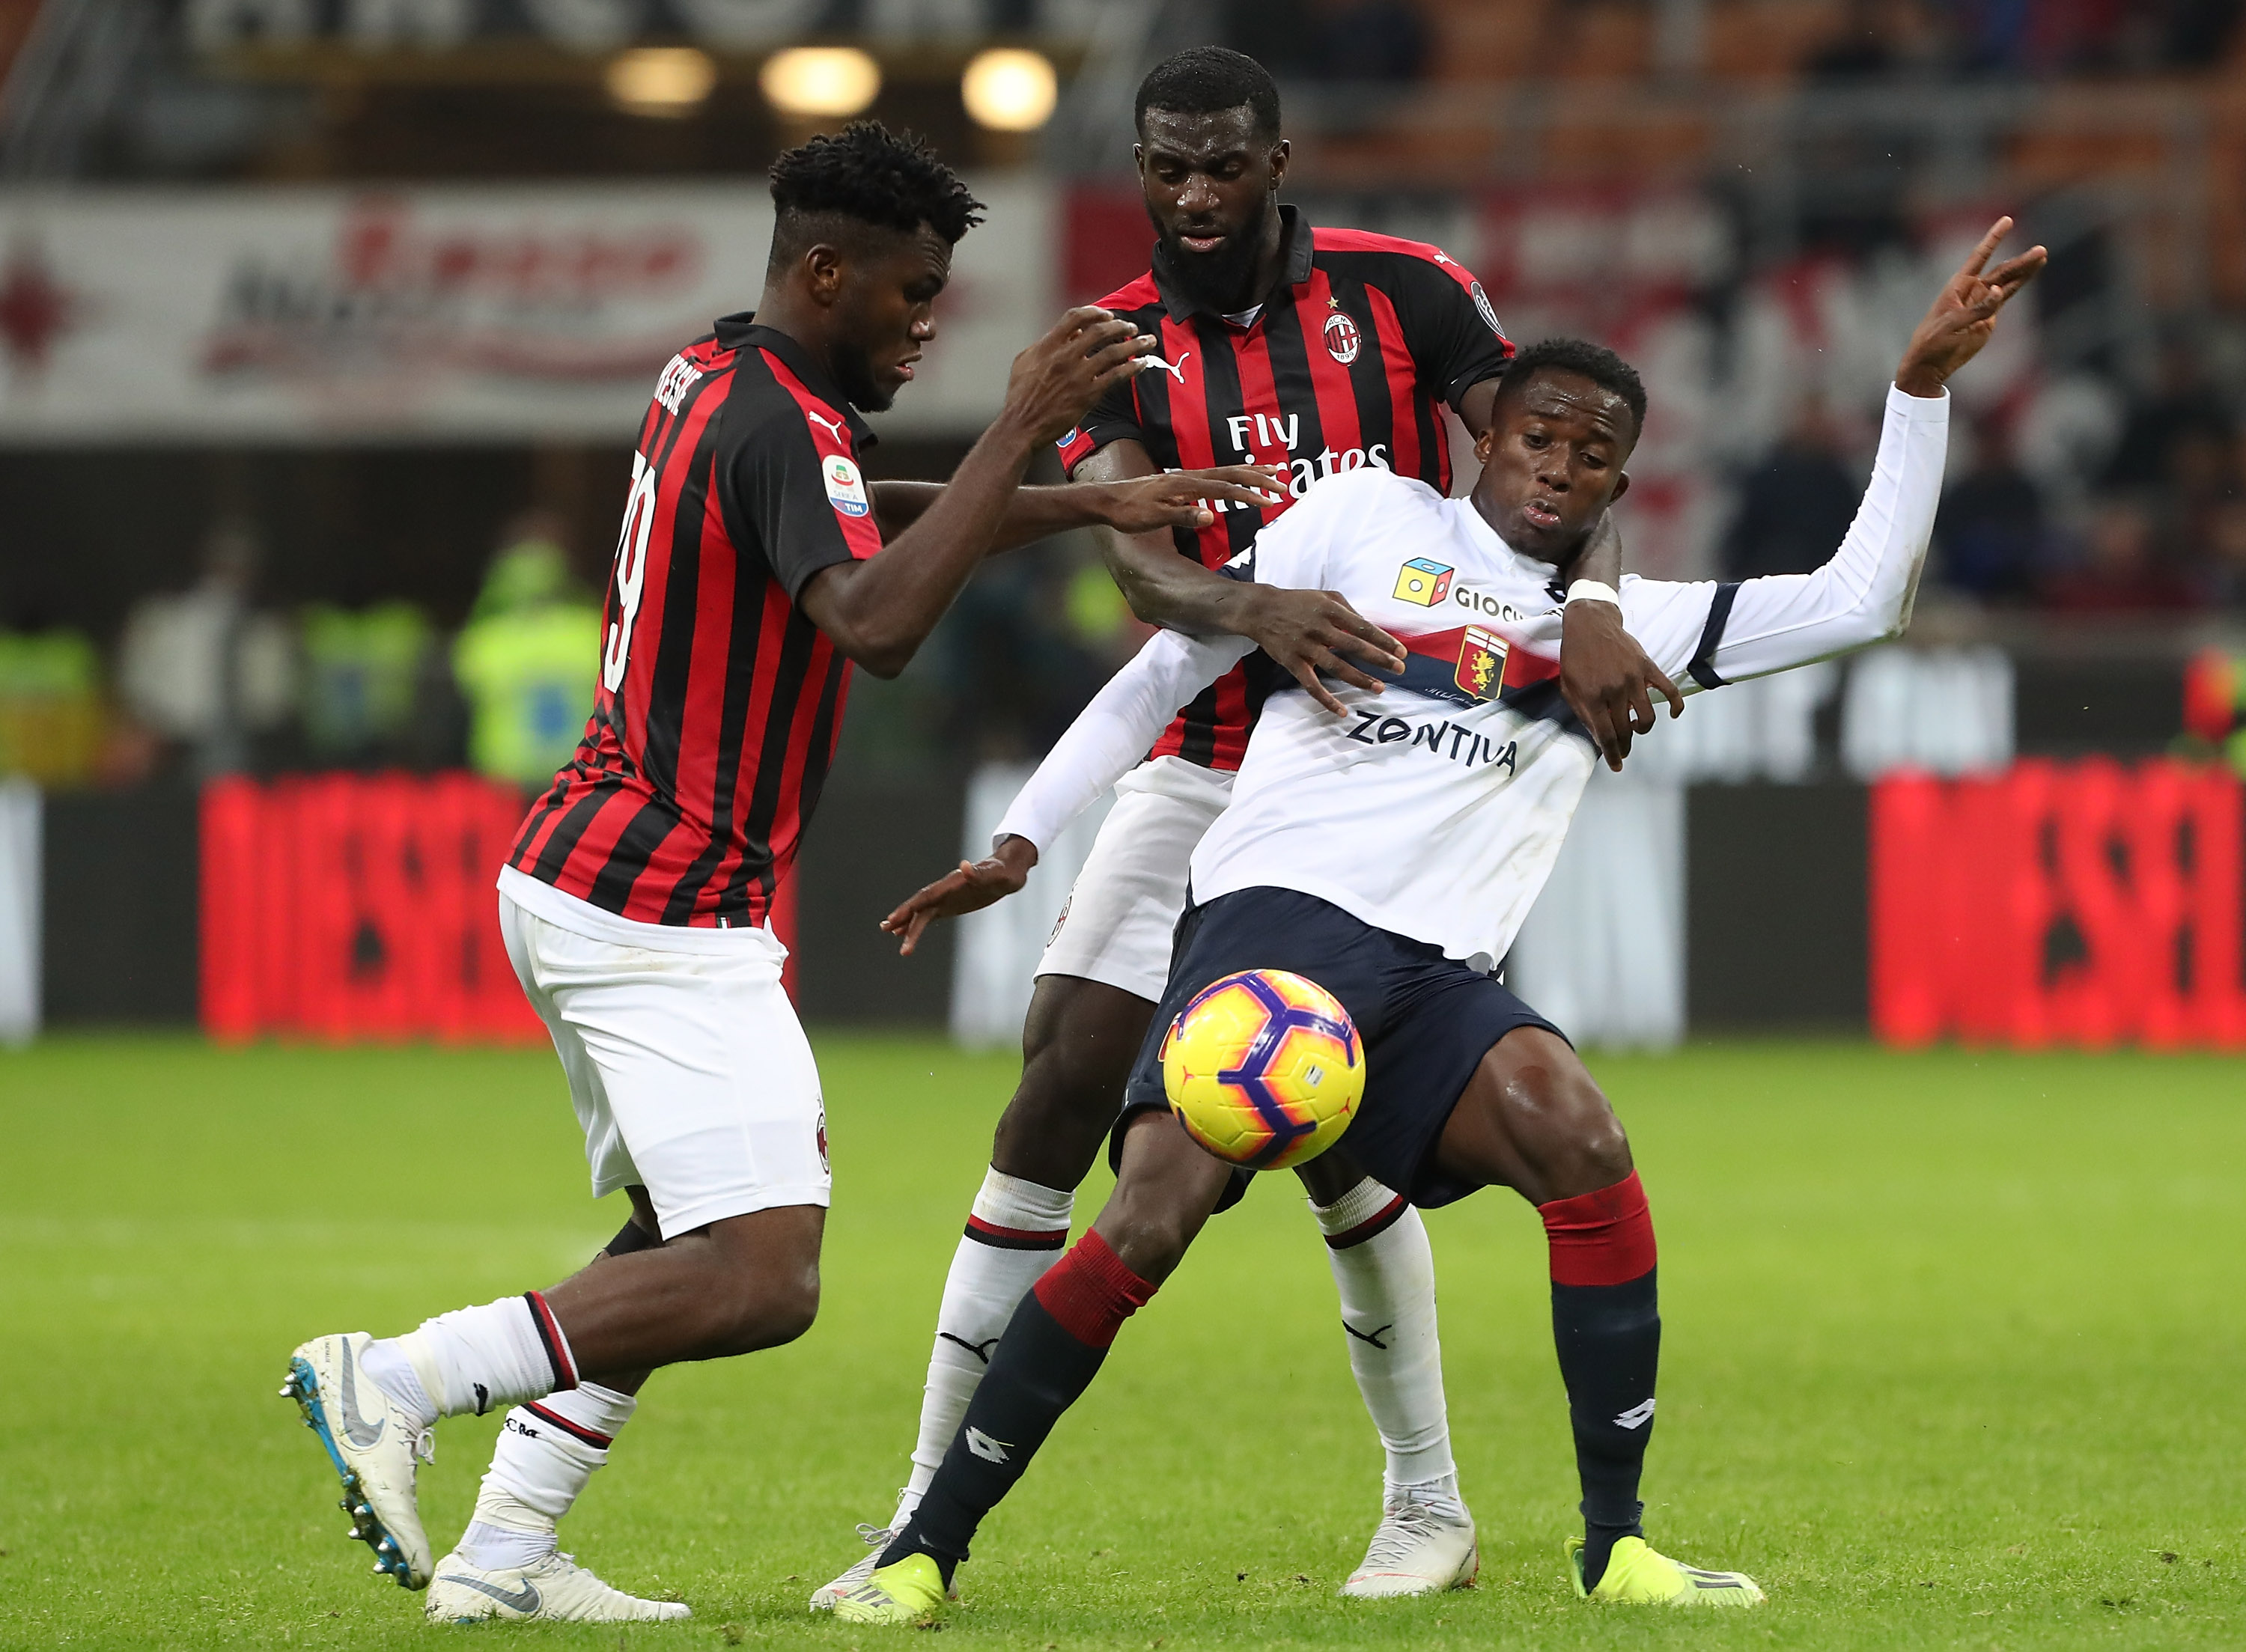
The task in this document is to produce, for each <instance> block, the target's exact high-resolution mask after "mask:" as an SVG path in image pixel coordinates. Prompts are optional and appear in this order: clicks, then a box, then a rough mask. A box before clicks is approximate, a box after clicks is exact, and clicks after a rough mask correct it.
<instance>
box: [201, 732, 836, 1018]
mask: <svg viewBox="0 0 2246 1652" xmlns="http://www.w3.org/2000/svg"><path fill="white" fill-rule="evenodd" d="M523 807H524V804H523V799H522V798H521V795H520V794H519V793H517V792H515V791H514V789H513V788H511V787H508V786H504V785H494V784H493V783H492V782H490V781H487V780H485V779H482V778H479V777H477V776H474V775H470V774H444V775H436V776H431V777H421V776H412V775H392V774H382V775H356V774H325V775H315V776H306V777H303V778H291V779H282V780H276V781H273V782H270V783H263V782H258V781H254V780H247V779H227V780H220V781H216V782H214V783H213V784H212V785H209V786H208V787H206V788H205V789H204V792H203V797H202V875H201V928H202V944H201V976H202V981H201V997H202V1023H203V1028H204V1030H205V1031H206V1032H208V1034H209V1035H210V1036H211V1037H214V1038H217V1039H221V1040H224V1041H227V1042H229V1043H239V1042H242V1041H244V1040H248V1039H251V1038H255V1037H261V1036H264V1035H269V1034H276V1035H280V1036H282V1037H302V1038H310V1039H316V1040H318V1041H320V1042H322V1043H328V1044H350V1043H355V1042H360V1041H401V1040H407V1039H424V1038H425V1039H435V1040H438V1041H440V1042H443V1043H447V1044H474V1043H485V1044H491V1043H497V1044H541V1043H543V1042H544V1041H545V1038H546V1030H545V1028H544V1027H543V1026H541V1024H540V1023H539V1020H538V1017H537V1016H536V1015H535V1014H534V1012H533V1011H532V1010H531V1008H530V1005H529V1003H528V1002H527V1000H525V998H524V997H523V996H522V989H521V987H520V986H519V985H518V984H517V983H516V982H515V978H514V967H513V966H512V965H511V964H509V963H508V962H507V949H506V947H505V945H504V944H503V942H501V940H500V929H499V896H498V894H497V892H496V890H495V888H494V884H495V883H496V880H497V879H498V876H499V868H500V863H501V862H502V861H504V860H506V858H507V850H508V848H509V846H511V845H512V844H513V843H514V833H515V830H516V828H517V827H518V826H520V825H521V820H522V813H523ZM792 896H793V885H792V882H791V883H790V884H785V885H783V886H782V887H781V890H780V897H779V901H777V902H776V903H775V909H774V914H773V924H774V928H777V929H778V930H779V933H780V934H781V935H782V936H783V938H792V937H793V928H794V926H793V904H794V903H793V899H792ZM793 968H794V962H793V959H791V960H790V961H789V971H790V980H789V985H790V987H791V989H792V988H793V984H794V983H793Z"/></svg>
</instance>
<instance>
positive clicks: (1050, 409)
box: [1006, 304, 1160, 442]
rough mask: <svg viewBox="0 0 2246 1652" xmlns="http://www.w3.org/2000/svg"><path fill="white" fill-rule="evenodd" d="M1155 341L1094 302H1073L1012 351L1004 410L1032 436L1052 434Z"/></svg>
mask: <svg viewBox="0 0 2246 1652" xmlns="http://www.w3.org/2000/svg"><path fill="white" fill-rule="evenodd" d="M1159 342H1160V341H1158V340H1156V339H1154V338H1150V337H1147V335H1146V334H1144V333H1141V332H1140V330H1138V328H1137V327H1136V326H1134V325H1133V323H1130V322H1127V321H1124V320H1121V319H1120V318H1118V317H1117V316H1114V315H1113V313H1111V312H1110V311H1108V310H1105V309H1101V308H1100V307H1099V305H1097V304H1079V305H1078V306H1077V307H1076V308H1075V309H1072V310H1070V311H1069V312H1068V313H1067V314H1066V315H1065V316H1062V317H1061V318H1060V319H1059V320H1058V322H1056V323H1053V328H1052V331H1051V332H1049V333H1047V334H1046V335H1045V337H1043V338H1040V339H1039V340H1038V342H1037V343H1034V344H1032V345H1031V346H1030V347H1029V348H1028V349H1027V350H1024V351H1023V352H1022V353H1021V354H1020V355H1018V356H1017V357H1014V367H1013V371H1011V373H1009V374H1008V375H1007V377H1006V416H1007V417H1008V418H1012V419H1014V420H1016V421H1017V422H1018V423H1019V424H1020V425H1023V426H1024V428H1025V429H1026V430H1027V432H1029V434H1030V436H1031V438H1032V439H1034V440H1036V441H1039V442H1050V441H1054V440H1057V439H1058V438H1059V437H1060V436H1061V435H1062V434H1063V433H1064V432H1067V431H1068V430H1070V429H1072V428H1073V427H1074V426H1075V425H1077V424H1078V423H1079V422H1080V421H1081V420H1082V419H1083V418H1084V416H1085V414H1086V413H1087V412H1089V411H1092V403H1093V402H1095V401H1097V400H1099V393H1100V392H1101V391H1104V390H1106V388H1107V387H1108V386H1109V385H1110V384H1113V383H1114V382H1115V381H1116V380H1117V379H1119V378H1124V377H1128V376H1129V375H1130V374H1133V373H1135V372H1137V371H1139V369H1140V367H1141V366H1143V365H1144V364H1146V360H1147V357H1149V356H1150V355H1152V354H1153V353H1154V348H1155V346H1156V344H1157V343H1159Z"/></svg>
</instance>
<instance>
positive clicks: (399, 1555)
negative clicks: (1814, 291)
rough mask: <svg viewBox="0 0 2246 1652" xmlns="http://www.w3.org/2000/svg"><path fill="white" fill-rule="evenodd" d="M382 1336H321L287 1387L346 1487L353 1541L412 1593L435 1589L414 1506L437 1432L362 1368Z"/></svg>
mask: <svg viewBox="0 0 2246 1652" xmlns="http://www.w3.org/2000/svg"><path fill="white" fill-rule="evenodd" d="M373 1340H374V1338H373V1337H371V1336H368V1335H367V1334H366V1333H365V1332H364V1331H351V1332H348V1333H346V1334H344V1335H343V1336H321V1337H316V1338H315V1339H314V1340H312V1341H311V1342H309V1343H305V1344H304V1345H303V1347H301V1348H299V1349H297V1350H296V1352H295V1353H294V1354H292V1355H291V1356H289V1375H288V1377H287V1378H286V1380H284V1381H283V1382H282V1384H281V1394H282V1397H283V1398H284V1399H293V1400H295V1401H296V1408H297V1409H298V1410H299V1411H303V1414H304V1426H305V1427H307V1428H309V1429H310V1430H311V1431H312V1432H313V1433H315V1434H316V1435H318V1436H319V1438H320V1444H321V1445H323V1446H325V1447H326V1448H327V1452H328V1458H329V1460H330V1462H332V1463H333V1464H334V1465H335V1469H336V1472H337V1474H338V1475H340V1476H341V1477H342V1479H343V1483H344V1500H343V1510H344V1513H346V1514H348V1515H350V1516H351V1531H350V1533H348V1535H349V1536H351V1537H352V1538H354V1539H356V1540H357V1541H359V1542H361V1543H364V1544H365V1545H366V1546H367V1547H369V1548H371V1549H372V1550H373V1551H374V1569H375V1570H376V1571H378V1572H382V1573H385V1574H388V1575H390V1576H391V1577H394V1578H396V1579H397V1580H398V1587H401V1588H408V1589H421V1588H426V1587H428V1586H429V1540H428V1538H427V1537H426V1536H425V1535H424V1533H422V1530H421V1511H420V1508H419V1506H418V1505H417V1503H416V1502H415V1500H414V1486H413V1479H414V1476H415V1474H417V1473H418V1472H419V1468H418V1466H417V1464H418V1463H425V1462H428V1461H429V1460H430V1459H431V1458H432V1456H433V1455H434V1454H435V1449H436V1448H435V1438H436V1436H435V1431H433V1430H432V1429H427V1428H424V1427H421V1426H420V1425H419V1420H418V1419H417V1418H415V1417H413V1416H412V1415H411V1414H410V1413H409V1412H407V1411H406V1410H405V1408H404V1407H403V1406H401V1405H399V1404H398V1402H397V1401H395V1400H393V1399H392V1398H391V1397H390V1396H389V1395H388V1394H387V1393H385V1391H384V1390H383V1389H382V1387H381V1385H380V1384H379V1383H376V1382H375V1381H374V1380H373V1379H372V1378H371V1377H368V1376H367V1375H366V1374H365V1373H364V1371H362V1370H360V1369H359V1363H358V1362H359V1356H361V1355H362V1354H364V1353H365V1352H366V1349H367V1345H368V1344H369V1343H371V1342H373Z"/></svg>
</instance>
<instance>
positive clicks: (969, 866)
mask: <svg viewBox="0 0 2246 1652" xmlns="http://www.w3.org/2000/svg"><path fill="white" fill-rule="evenodd" d="M1037 863H1038V846H1037V845H1036V844H1034V843H1031V841H1030V840H1028V839H1027V838H1008V839H1007V840H1005V841H1004V843H1001V844H1000V845H999V846H998V847H997V851H996V852H995V853H993V854H992V855H991V857H990V859H989V860H962V861H961V862H960V863H959V867H958V869H957V870H956V871H953V872H947V873H945V874H943V876H942V877H940V878H938V879H937V880H936V881H935V882H934V883H931V884H929V886H928V887H925V888H923V889H921V890H919V891H917V892H915V894H912V895H911V896H910V897H909V898H908V899H907V900H906V901H905V902H904V904H903V905H902V906H900V907H899V908H897V909H896V910H895V912H892V913H891V914H889V915H888V917H886V918H884V919H882V920H881V928H884V929H886V930H888V933H889V934H891V935H895V936H896V937H897V951H898V953H899V954H900V955H903V956H908V957H909V956H910V955H911V954H912V950H913V948H915V947H917V946H918V945H919V944H920V937H921V932H922V930H924V929H926V928H928V926H929V924H931V923H933V922H935V921H936V920H937V919H938V918H956V917H958V916H960V915H961V914H963V913H969V912H980V911H982V910H983V908H985V907H988V906H995V905H996V904H997V902H999V901H1004V899H1005V898H1006V897H1007V896H1008V895H1010V894H1014V893H1015V892H1016V891H1017V890H1018V889H1020V888H1021V887H1022V885H1023V884H1024V883H1025V882H1027V881H1028V880H1029V875H1030V868H1031V867H1034V866H1035V865H1037Z"/></svg>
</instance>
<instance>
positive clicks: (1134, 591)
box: [1076, 440, 1405, 716]
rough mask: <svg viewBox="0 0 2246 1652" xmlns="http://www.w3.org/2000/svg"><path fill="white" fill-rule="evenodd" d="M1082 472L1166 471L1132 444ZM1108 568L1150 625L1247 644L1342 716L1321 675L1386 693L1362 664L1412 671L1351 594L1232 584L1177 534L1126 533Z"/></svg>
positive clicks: (1121, 444)
mask: <svg viewBox="0 0 2246 1652" xmlns="http://www.w3.org/2000/svg"><path fill="white" fill-rule="evenodd" d="M1076 473H1077V475H1078V476H1079V478H1081V479H1088V480H1091V481H1096V482H1111V483H1113V482H1123V481H1126V480H1127V479H1131V478H1135V477H1146V476H1154V475H1159V474H1160V468H1159V467H1158V466H1156V465H1155V463H1154V459H1153V458H1152V457H1151V456H1150V455H1149V454H1148V453H1147V450H1146V448H1145V447H1143V446H1142V445H1140V444H1139V443H1137V442H1134V441H1129V440H1125V441H1117V442H1110V443H1109V444H1108V445H1106V446H1105V447H1103V448H1101V449H1100V450H1099V452H1096V453H1094V454H1092V457H1091V458H1089V459H1086V460H1085V461H1084V462H1083V463H1082V464H1081V465H1079V466H1077V467H1076ZM1107 570H1108V572H1109V573H1111V574H1113V575H1114V576H1115V583H1116V585H1117V586H1118V587H1119V588H1120V589H1121V591H1122V593H1123V596H1124V600H1125V601H1126V602H1129V603H1130V605H1131V611H1132V612H1133V614H1136V615H1138V616H1139V617H1140V619H1142V620H1144V621H1145V622H1147V624H1149V625H1159V626H1160V627H1161V628H1162V629H1164V630H1167V631H1181V632H1183V633H1185V634H1186V635H1187V636H1239V637H1245V638H1247V639H1248V641H1249V642H1253V643H1255V644H1256V647H1258V648H1260V649H1263V651H1264V652H1265V653H1266V654H1268V655H1269V656H1271V657H1272V658H1273V659H1274V660H1276V661H1277V662H1278V663H1280V664H1281V665H1283V666H1284V667H1286V669H1287V670H1288V671H1289V672H1290V673H1291V674H1292V675H1293V676H1294V678H1295V680H1296V681H1297V683H1301V684H1302V685H1303V689H1304V690H1305V691H1307V692H1308V693H1309V694H1310V697H1311V698H1312V699H1314V700H1316V701H1317V703H1318V704H1320V705H1323V706H1324V707H1325V709H1326V710H1329V711H1331V712H1333V713H1334V714H1335V715H1336V716H1339V715H1340V714H1341V710H1342V704H1341V702H1340V701H1339V700H1338V699H1337V698H1335V697H1334V694H1333V691H1332V690H1331V689H1329V688H1327V687H1326V685H1325V684H1324V683H1322V682H1320V681H1319V680H1318V675H1319V673H1320V672H1324V673H1325V674H1326V675H1327V676H1335V677H1338V678H1340V679H1341V680H1342V681H1343V682H1344V683H1348V684H1350V686H1351V687H1352V688H1359V689H1364V690H1368V691H1370V692H1371V693H1374V694H1378V693H1379V692H1380V691H1381V690H1382V688H1383V687H1384V686H1385V685H1384V684H1383V683H1382V682H1381V680H1380V679H1379V678H1378V677H1376V676H1372V675H1371V673H1370V672H1368V671H1366V670H1362V669H1360V667H1359V665H1358V664H1356V663H1352V661H1353V660H1354V661H1361V662H1362V663H1364V664H1365V665H1367V666H1371V667H1372V668H1373V669H1374V670H1381V671H1385V672H1388V673H1389V674H1390V675H1394V674H1395V673H1396V672H1399V671H1401V670H1403V669H1404V658H1405V656H1404V645H1403V644H1402V643H1400V642H1398V641H1397V640H1396V639H1395V638H1394V637H1392V636H1389V635H1388V633H1387V632H1385V631H1384V630H1382V629H1380V628H1379V627H1378V626H1377V625H1375V624H1373V623H1372V622H1371V621H1370V620H1368V619H1366V618H1365V616H1364V615H1361V614H1359V613H1358V611H1357V610H1356V609H1355V608H1352V607H1351V606H1350V604H1349V602H1348V601H1347V600H1346V599H1344V597H1341V596H1339V595H1337V594H1335V593H1334V592H1332V591H1295V590H1283V589H1281V588H1277V587H1276V586H1269V585H1254V584H1248V583H1244V582H1242V581H1238V580H1228V579H1225V578H1223V577H1222V575H1219V574H1212V573H1210V572H1209V571H1208V569H1207V568H1203V567H1201V564H1200V563H1198V562H1196V561H1194V560H1193V559H1192V558H1191V557H1187V556H1181V555H1179V554H1178V550H1177V547H1176V545H1175V544H1174V543H1173V542H1172V541H1171V539H1170V536H1169V534H1167V532H1144V531H1142V532H1140V533H1138V534H1130V533H1128V532H1125V533H1120V534H1118V535H1117V537H1116V538H1115V539H1114V540H1113V542H1112V544H1111V545H1110V547H1109V550H1108V554H1107Z"/></svg>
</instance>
